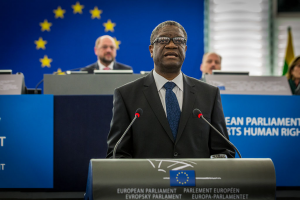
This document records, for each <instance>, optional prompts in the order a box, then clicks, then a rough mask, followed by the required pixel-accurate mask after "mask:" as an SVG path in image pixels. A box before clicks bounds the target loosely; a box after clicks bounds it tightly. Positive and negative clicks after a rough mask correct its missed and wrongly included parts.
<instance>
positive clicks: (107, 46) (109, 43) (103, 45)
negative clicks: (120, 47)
mask: <svg viewBox="0 0 300 200" xmlns="http://www.w3.org/2000/svg"><path fill="white" fill-rule="evenodd" d="M94 51H95V54H96V56H97V57H98V59H99V60H100V62H101V63H103V64H110V63H111V62H112V61H114V60H115V57H116V54H117V52H116V45H115V42H114V41H113V39H111V38H109V37H104V38H101V40H100V42H99V44H98V45H97V46H96V47H95V48H94Z"/></svg>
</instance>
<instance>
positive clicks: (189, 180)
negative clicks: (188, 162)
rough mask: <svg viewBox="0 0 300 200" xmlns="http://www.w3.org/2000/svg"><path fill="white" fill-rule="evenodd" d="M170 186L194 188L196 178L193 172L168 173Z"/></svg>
mask: <svg viewBox="0 0 300 200" xmlns="http://www.w3.org/2000/svg"><path fill="white" fill-rule="evenodd" d="M170 186H171V187H178V186H179V187H186V186H190V187H195V186H196V176H195V171H194V170H178V171H177V170H176V171H170Z"/></svg>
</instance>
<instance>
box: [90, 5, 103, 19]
mask: <svg viewBox="0 0 300 200" xmlns="http://www.w3.org/2000/svg"><path fill="white" fill-rule="evenodd" d="M90 13H91V14H92V19H95V18H98V19H100V18H101V17H100V14H101V13H102V10H99V9H98V7H97V6H95V7H94V10H90Z"/></svg>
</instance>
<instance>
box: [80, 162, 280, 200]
mask: <svg viewBox="0 0 300 200" xmlns="http://www.w3.org/2000/svg"><path fill="white" fill-rule="evenodd" d="M275 192H276V178H275V169H274V165H273V162H272V160H271V159H176V160H174V159H91V161H90V165H89V172H88V181H87V188H86V194H85V200H98V199H115V200H118V199H168V200H169V199H275Z"/></svg>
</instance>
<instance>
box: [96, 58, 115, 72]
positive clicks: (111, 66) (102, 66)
mask: <svg viewBox="0 0 300 200" xmlns="http://www.w3.org/2000/svg"><path fill="white" fill-rule="evenodd" d="M97 63H98V66H99V69H100V70H103V69H104V68H105V67H106V66H104V65H102V63H101V62H100V60H97ZM107 67H109V68H110V69H111V70H113V69H114V61H112V62H111V63H110V64H109V65H108V66H107Z"/></svg>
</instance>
